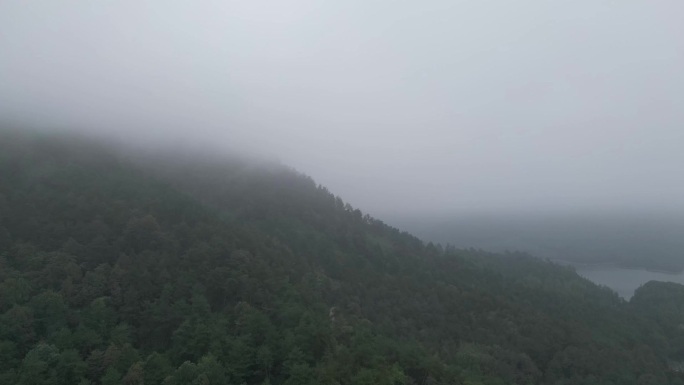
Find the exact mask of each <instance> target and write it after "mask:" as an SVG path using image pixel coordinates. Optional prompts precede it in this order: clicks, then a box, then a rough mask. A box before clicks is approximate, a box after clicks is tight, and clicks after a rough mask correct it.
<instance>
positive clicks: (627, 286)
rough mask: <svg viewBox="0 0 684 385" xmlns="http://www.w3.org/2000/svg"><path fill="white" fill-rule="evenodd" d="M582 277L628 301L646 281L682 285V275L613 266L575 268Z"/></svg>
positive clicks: (683, 276)
mask: <svg viewBox="0 0 684 385" xmlns="http://www.w3.org/2000/svg"><path fill="white" fill-rule="evenodd" d="M575 270H577V273H578V274H579V275H581V276H582V277H584V278H586V279H588V280H590V281H592V282H594V283H596V284H598V285H604V286H608V287H609V288H611V289H613V290H615V291H616V292H617V293H618V294H619V295H620V296H621V297H622V298H624V299H627V300H629V299H630V298H632V296H633V295H634V291H635V290H636V289H638V288H639V287H640V286H641V285H643V284H645V283H646V282H648V281H664V282H675V283H679V284H683V285H684V274H683V273H679V274H676V273H675V274H673V273H665V272H657V271H649V270H641V269H625V268H621V267H615V266H582V265H579V266H577V265H576V266H575Z"/></svg>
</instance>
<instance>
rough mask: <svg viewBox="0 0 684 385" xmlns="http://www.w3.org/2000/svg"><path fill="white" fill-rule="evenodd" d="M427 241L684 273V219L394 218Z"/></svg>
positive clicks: (597, 214) (588, 214) (587, 215)
mask: <svg viewBox="0 0 684 385" xmlns="http://www.w3.org/2000/svg"><path fill="white" fill-rule="evenodd" d="M391 222H392V223H393V224H395V225H397V226H401V227H402V228H405V229H409V230H410V231H412V232H414V233H415V234H416V235H418V236H420V237H421V238H422V239H426V240H430V241H433V242H442V243H451V244H454V245H457V246H459V247H473V248H478V249H483V250H488V251H492V252H503V251H505V250H519V251H525V252H529V253H532V254H534V255H536V256H540V257H544V258H550V259H554V260H562V261H568V262H575V263H589V264H591V263H599V264H601V263H603V264H606V263H609V264H615V265H619V266H622V267H629V268H633V267H635V268H646V269H653V270H663V271H669V272H681V271H682V270H684V237H682V236H681V234H684V213H678V212H667V213H666V212H660V213H658V212H649V213H647V212H638V211H633V212H620V211H576V212H565V213H564V212H555V213H541V212H536V213H534V212H530V213H506V212H503V213H498V214H497V213H488V214H475V213H471V214H452V215H449V214H447V213H444V214H441V215H439V216H428V215H425V216H413V217H395V218H391Z"/></svg>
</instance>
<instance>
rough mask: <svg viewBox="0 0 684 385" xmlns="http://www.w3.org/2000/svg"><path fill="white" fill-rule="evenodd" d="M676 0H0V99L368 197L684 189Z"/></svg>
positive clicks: (33, 115)
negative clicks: (274, 160) (270, 161)
mask: <svg viewBox="0 0 684 385" xmlns="http://www.w3.org/2000/svg"><path fill="white" fill-rule="evenodd" d="M682 15H684V2H682V1H681V0H671V1H670V0H661V1H658V0H654V1H645V0H639V1H629V0H621V1H617V0H614V1H596V0H574V1H569V0H567V1H542V0H536V1H531V0H518V1H487V0H468V1H443V0H439V1H402V0H394V1H389V0H378V1H372V0H371V1H368V0H345V1H334V2H333V1H322V0H320V1H316V0H297V1H287V0H263V1H260V0H244V1H234V0H229V1H225V0H224V1H170V0H163V1H162V0H159V1H139V0H136V1H83V0H32V1H24V0H3V1H1V2H0V114H2V115H0V118H3V117H5V118H15V119H16V118H20V119H24V120H27V121H30V122H37V123H43V124H44V123H45V122H51V124H53V125H56V126H59V125H62V126H64V125H73V126H79V127H90V128H91V129H93V130H102V131H108V132H115V133H116V134H118V135H121V134H123V135H127V136H130V137H132V138H135V139H136V140H140V141H150V140H165V141H171V142H174V141H184V142H186V141H188V140H189V139H190V141H191V142H193V143H196V144H203V143H206V144H207V145H211V146H213V147H218V148H226V149H228V148H232V147H238V148H242V149H248V150H250V151H253V152H259V153H262V154H268V155H272V156H276V157H278V158H279V159H281V160H282V161H283V162H284V163H287V164H289V165H292V166H294V167H296V168H297V169H299V170H300V171H302V172H305V173H307V174H309V175H312V176H313V177H314V178H315V179H316V180H317V181H318V182H320V183H322V184H324V185H326V186H328V187H329V188H330V189H331V190H332V191H333V192H335V193H337V194H339V195H341V196H342V197H343V198H345V199H346V200H348V201H350V202H351V203H352V204H354V205H356V206H358V207H360V208H361V209H363V210H364V211H370V212H371V213H378V214H382V213H383V212H389V211H404V212H405V211H420V210H428V211H433V210H452V209H502V208H505V209H511V210H518V209H548V208H549V207H554V208H561V209H572V208H587V207H618V208H619V207H629V206H639V207H645V208H648V207H661V208H662V207H671V208H683V207H684V180H683V179H682V177H681V175H682V168H683V167H684V151H682V149H681V148H682V145H683V144H684V125H683V123H684V107H683V106H684V73H683V69H684V23H682Z"/></svg>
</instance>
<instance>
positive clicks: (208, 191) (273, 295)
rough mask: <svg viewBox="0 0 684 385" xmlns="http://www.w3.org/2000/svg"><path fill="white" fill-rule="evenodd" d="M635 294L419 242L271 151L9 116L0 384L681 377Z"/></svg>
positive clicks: (666, 337)
mask: <svg viewBox="0 0 684 385" xmlns="http://www.w3.org/2000/svg"><path fill="white" fill-rule="evenodd" d="M677 290H680V289H677V288H674V289H672V290H671V291H668V290H666V291H662V292H660V291H659V292H658V293H656V294H654V296H656V297H657V298H659V301H661V302H663V303H669V302H668V299H667V298H668V296H669V295H670V294H672V295H675V297H673V298H678V297H676V296H678V295H679V294H677V293H678V292H677ZM646 294H647V291H646V289H644V290H641V291H640V292H639V293H637V295H635V299H634V301H633V303H627V302H625V301H623V300H621V299H620V298H618V296H617V295H616V294H615V293H613V292H612V291H610V290H608V289H606V288H601V287H597V286H595V285H594V284H592V283H590V282H589V281H587V280H585V279H583V278H581V277H579V276H578V275H577V274H576V273H575V272H574V271H573V270H572V269H569V268H565V267H561V266H558V265H555V264H552V263H550V262H547V261H543V260H540V259H536V258H533V257H530V256H528V255H524V254H508V255H497V254H491V253H486V252H478V251H474V250H466V249H455V248H453V247H443V246H440V245H435V244H432V243H428V244H424V243H423V242H421V241H420V240H419V239H418V238H416V237H414V236H412V235H410V234H407V233H402V232H400V231H399V230H397V229H395V228H392V227H389V226H387V225H385V224H384V223H383V222H381V221H379V220H377V219H375V218H371V217H369V216H368V215H364V214H363V213H362V212H361V211H359V210H358V209H354V208H353V207H351V206H349V205H348V204H345V203H344V201H343V200H342V199H340V198H339V197H336V196H335V195H333V194H332V193H330V192H329V191H327V190H326V189H325V188H324V187H322V186H317V185H316V183H315V182H314V181H313V180H311V178H309V177H307V176H305V175H302V174H300V173H298V172H296V171H294V170H291V169H289V168H287V167H284V166H281V165H277V164H270V163H257V162H253V161H245V160H240V159H231V158H228V157H226V158H225V159H223V158H220V157H216V158H209V157H205V158H201V157H200V158H193V157H189V156H182V155H179V154H177V153H168V152H163V151H162V152H159V153H156V154H153V155H151V154H131V153H128V152H124V151H121V150H120V149H114V148H111V147H109V146H108V145H106V144H102V143H96V142H92V141H88V140H85V139H81V138H78V137H73V136H70V137H65V136H58V135H36V134H31V135H29V134H22V133H17V132H4V133H0V383H2V384H65V385H66V384H81V385H85V384H103V385H110V384H126V385H142V384H146V385H150V384H153V385H154V384H164V385H174V384H178V385H181V384H287V385H295V384H343V385H346V384H388V385H397V384H421V385H428V384H615V385H618V384H620V385H622V384H635V385H636V384H639V385H641V384H684V381H682V376H681V374H680V372H679V371H677V370H676V369H677V368H678V367H679V366H677V365H678V363H679V362H681V361H683V360H684V355H683V354H682V352H681V347H680V346H679V344H678V341H680V340H681V336H680V333H681V328H677V327H674V326H673V325H679V323H681V321H680V320H681V318H680V317H681V314H680V313H681V312H679V311H678V310H676V309H675V310H672V311H670V310H667V309H670V308H669V307H668V308H664V309H666V310H664V311H662V312H659V311H655V310H654V309H653V308H651V307H649V306H648V303H649V301H645V302H644V301H640V298H644V296H645V295H646ZM648 298H650V297H648Z"/></svg>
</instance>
